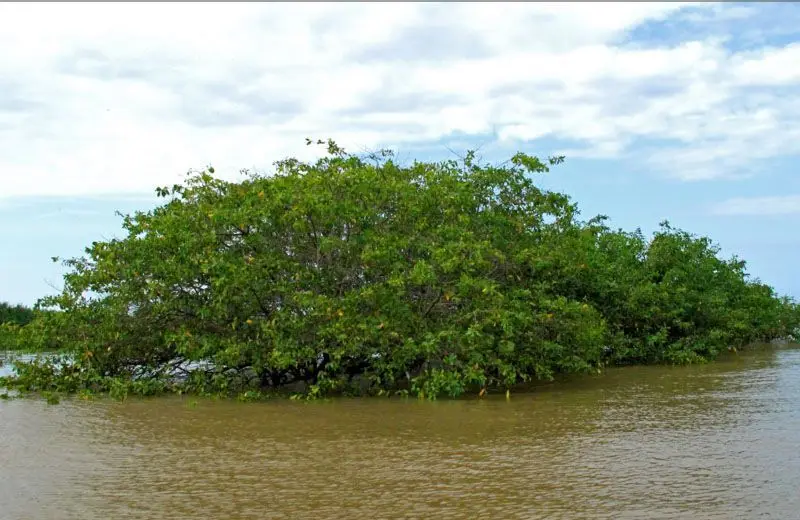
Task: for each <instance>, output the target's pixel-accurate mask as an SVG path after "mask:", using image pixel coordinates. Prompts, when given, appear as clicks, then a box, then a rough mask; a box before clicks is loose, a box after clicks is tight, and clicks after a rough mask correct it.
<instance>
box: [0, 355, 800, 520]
mask: <svg viewBox="0 0 800 520" xmlns="http://www.w3.org/2000/svg"><path fill="white" fill-rule="evenodd" d="M798 398H800V351H793V350H784V351H776V352H767V353H760V354H753V355H750V356H741V357H740V358H738V359H737V360H734V361H731V362H721V363H714V364H709V365H705V366H701V367H682V368H668V367H631V368H625V369H619V370H611V371H609V372H608V373H607V374H605V375H604V376H602V377H596V378H585V379H580V380H576V381H571V382H568V383H563V384H559V385H551V386H548V387H545V388H542V389H540V390H539V391H537V392H535V393H533V394H530V395H515V396H513V397H512V399H511V401H509V402H506V401H505V400H504V399H502V398H499V399H496V398H491V399H487V400H483V401H469V400H467V401H456V402H451V401H442V402H436V403H428V402H417V401H415V400H410V401H400V400H377V399H376V400H338V401H333V402H330V403H310V404H305V403H295V402H273V403H261V404H241V403H233V402H213V401H201V402H199V403H198V405H197V406H190V401H189V400H185V399H184V400H182V399H178V398H167V399H157V400H147V401H130V402H126V403H113V402H107V401H96V402H89V403H86V402H80V401H71V400H67V401H64V402H63V403H62V404H61V405H58V406H48V405H46V404H44V403H41V402H36V401H27V400H14V401H9V402H2V403H0V439H1V440H2V444H0V518H3V519H5V518H8V519H9V520H12V519H22V518H36V519H49V518H52V519H72V518H74V519H81V520H84V519H85V520H92V519H107V518H115V519H117V518H121V519H124V518H142V519H144V518H148V519H149V518H160V519H179V518H180V519H185V518H210V519H215V518H219V519H223V518H224V519H249V518H253V519H256V518H258V519H282V518H286V519H297V518H312V517H313V518H330V519H338V518H341V519H345V518H347V519H350V518H387V519H389V518H391V519H395V518H398V519H399V518H414V519H419V518H437V519H438V518H441V519H449V518H459V519H461V518H474V517H497V518H512V519H513V518H526V519H527V518H534V519H535V518H554V519H560V518H564V519H567V518H569V519H573V518H600V519H603V518H609V519H610V518H665V519H669V518H687V519H689V518H691V519H716V518H720V519H721V518H725V519H727V518H754V517H758V516H761V515H771V516H772V517H775V518H792V517H793V515H795V513H796V511H797V510H798V507H800V503H798V501H797V499H796V498H795V497H796V496H797V489H798V488H800V457H798V455H797V453H796V452H797V450H796V447H797V446H798V445H800V405H798V404H797V403H800V399H798Z"/></svg>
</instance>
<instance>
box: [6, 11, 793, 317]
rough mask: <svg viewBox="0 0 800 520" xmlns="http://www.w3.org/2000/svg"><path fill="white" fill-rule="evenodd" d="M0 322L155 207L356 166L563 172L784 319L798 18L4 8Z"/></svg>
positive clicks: (607, 209)
mask: <svg viewBox="0 0 800 520" xmlns="http://www.w3.org/2000/svg"><path fill="white" fill-rule="evenodd" d="M0 49H2V50H1V51H0V300H10V301H15V302H23V303H33V302H34V301H35V299H36V298H37V297H39V296H41V295H43V294H46V293H52V292H53V291H54V289H53V288H54V287H55V288H58V287H60V285H61V283H60V276H61V274H62V273H61V269H60V267H59V266H57V265H54V264H53V263H52V262H51V261H50V257H51V256H56V255H58V256H74V255H77V254H80V253H81V252H82V249H83V247H84V246H85V245H87V244H89V243H90V242H91V241H93V240H97V239H103V238H111V237H113V236H115V235H116V234H118V233H119V230H120V220H119V218H118V217H116V216H115V215H114V211H115V210H117V209H118V210H121V211H123V212H127V211H133V210H135V209H145V208H149V207H152V206H153V205H154V204H155V203H156V202H155V198H154V196H153V189H154V188H155V187H156V186H160V185H165V184H172V183H174V182H178V181H180V180H181V179H182V178H183V174H184V173H185V172H186V171H187V170H189V169H190V168H202V167H204V166H206V165H208V164H213V165H214V166H215V167H216V168H217V170H218V172H220V173H221V175H223V176H225V177H226V178H230V179H235V178H237V175H238V173H237V172H238V171H239V170H240V169H242V168H259V169H262V170H268V169H269V166H270V164H271V163H272V162H273V161H275V160H277V159H281V158H284V157H286V156H289V155H294V156H298V157H301V158H310V157H309V155H308V154H309V153H310V151H309V149H308V148H307V147H306V146H305V145H304V138H306V137H312V138H328V137H331V138H334V139H335V140H336V141H337V142H338V143H340V144H343V145H345V147H347V148H348V149H350V150H352V151H360V150H368V149H375V148H377V147H391V148H394V149H396V150H397V151H399V152H400V154H401V156H406V157H411V158H413V157H416V158H421V159H444V158H448V157H452V155H451V152H450V151H448V150H457V151H463V150H466V149H469V148H476V147H480V149H481V153H482V155H483V157H484V158H485V159H486V160H495V159H497V160H500V159H504V158H507V157H508V156H509V155H510V154H511V153H513V152H514V151H516V150H522V151H526V152H529V153H534V154H540V155H549V154H556V153H563V154H565V155H566V156H567V163H566V164H565V165H564V166H562V167H559V168H558V169H557V170H555V171H554V172H553V173H552V174H550V175H548V176H547V177H545V178H543V179H542V180H541V182H542V184H543V185H545V186H546V187H548V188H553V189H558V190H561V191H565V192H567V193H569V194H570V195H571V196H572V197H573V198H574V199H575V200H576V201H577V202H578V204H579V206H580V207H581V208H582V211H583V214H584V216H586V217H589V216H592V215H594V214H597V213H603V214H607V215H609V216H610V217H611V219H612V224H614V225H616V226H621V227H625V228H629V229H633V228H635V227H641V228H642V229H643V230H645V231H647V232H650V231H652V230H654V229H655V228H656V227H657V224H658V222H659V221H660V220H662V219H669V220H670V221H671V222H672V223H673V224H675V225H677V226H679V227H683V228H686V229H688V230H690V231H693V232H697V233H701V234H706V235H709V236H711V237H712V238H713V239H715V240H716V241H717V242H718V243H719V244H720V245H721V246H722V248H723V251H724V253H725V254H726V255H731V254H737V255H739V256H741V257H743V258H744V259H746V260H748V262H749V269H750V271H751V273H752V274H753V275H754V276H758V277H759V278H761V279H762V280H765V281H767V282H769V283H771V284H772V285H774V286H775V287H776V288H777V289H778V290H779V291H780V292H782V293H787V294H790V295H793V296H795V297H800V280H798V279H797V277H796V276H795V266H796V265H797V258H798V257H800V233H798V231H797V227H798V224H800V168H798V165H799V164H800V5H798V4H793V3H780V4H764V3H749V4H736V3H725V4H714V3H696V2H695V3H680V2H670V3H664V4H658V3H621V4H601V3H570V4H550V3H531V4H523V3H514V4H507V5H504V4H500V3H491V4H478V3H469V4H461V5H459V4H452V3H447V4H438V5H437V4H428V3H426V4H422V3H415V4H388V3H371V4H367V3H353V4H341V5H336V4H330V3H325V4H312V3H294V4H268V3H263V4H259V3H250V4H231V3H226V4H210V3H202V4H200V3H198V4H189V3H182V4H168V3H140V4H132V3H126V4H106V5H103V4H73V5H70V4H64V3H61V4H44V3H33V4H11V3H2V4H0Z"/></svg>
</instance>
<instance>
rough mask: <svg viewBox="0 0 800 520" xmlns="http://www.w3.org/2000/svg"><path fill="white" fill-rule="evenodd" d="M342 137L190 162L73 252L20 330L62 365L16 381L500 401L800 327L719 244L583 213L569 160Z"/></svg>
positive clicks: (71, 388)
mask: <svg viewBox="0 0 800 520" xmlns="http://www.w3.org/2000/svg"><path fill="white" fill-rule="evenodd" d="M309 143H310V142H309ZM310 144H312V143H310ZM320 144H325V143H320ZM327 146H328V154H327V155H326V156H325V157H324V158H322V159H320V160H318V161H316V162H313V163H306V162H301V161H299V160H296V159H287V160H284V161H281V162H279V163H277V164H276V170H275V172H274V173H273V174H271V175H258V174H253V173H248V175H247V176H246V178H245V180H243V181H242V182H226V181H223V180H220V179H218V178H216V177H215V176H214V170H213V168H208V169H207V170H206V171H203V172H201V173H193V174H191V175H190V176H189V177H188V178H187V181H186V182H185V183H184V184H183V185H176V186H173V187H171V188H169V187H165V188H159V189H158V190H157V193H158V195H159V196H161V197H163V198H164V199H165V202H164V203H163V205H161V206H159V207H157V208H156V209H154V210H152V211H147V212H137V213H135V214H132V215H122V217H123V226H124V229H125V231H126V232H127V236H125V237H124V238H122V239H114V240H110V241H104V242H95V243H93V244H92V245H91V246H90V247H88V248H87V249H86V254H85V256H83V257H80V258H74V259H70V260H67V261H65V262H64V263H65V265H66V266H67V267H68V268H69V272H68V273H67V274H66V275H65V276H64V289H63V292H61V293H60V294H57V295H54V296H49V297H46V298H43V299H42V300H40V302H39V303H38V304H37V309H36V311H35V312H34V314H33V315H32V316H28V315H27V314H25V313H22V311H21V310H18V311H14V312H18V314H19V313H22V314H19V316H23V317H24V319H17V318H14V319H13V320H10V321H16V322H17V323H15V324H14V325H11V326H6V328H5V329H4V330H5V331H6V335H8V334H12V333H13V335H14V338H13V341H14V342H16V343H15V344H16V345H20V346H25V348H27V349H29V350H36V351H41V352H57V353H60V354H63V355H61V356H56V357H52V356H50V357H43V358H41V359H36V360H33V361H26V362H17V363H16V372H15V375H13V376H10V377H7V378H5V379H4V380H3V381H0V386H3V385H5V386H7V387H9V388H13V389H16V390H20V391H23V392H25V391H34V392H36V391H38V392H64V393H80V392H83V393H88V392H99V393H103V392H109V393H111V394H112V395H117V396H124V395H128V394H129V393H133V394H140V395H153V394H159V393H165V392H189V393H195V394H215V395H221V394H222V395H238V396H240V397H242V398H258V397H263V396H266V395H271V394H273V393H276V392H284V391H286V389H288V388H291V389H292V391H293V392H295V394H294V395H303V396H307V397H312V398H313V397H320V396H326V395H333V394H348V395H354V394H360V395H365V394H366V395H395V394H406V395H407V394H412V395H417V396H420V397H428V398H435V397H437V396H451V397H456V396H459V395H462V394H464V393H471V392H474V393H476V394H479V395H484V394H485V393H486V392H491V391H497V390H499V391H502V392H505V391H507V390H508V389H509V388H512V387H513V386H514V385H518V384H521V383H525V382H529V381H533V380H547V379H551V378H553V377H554V376H556V375H558V374H570V373H582V372H596V371H598V370H600V369H602V367H604V366H608V365H618V364H646V363H694V362H703V361H706V360H711V359H713V358H715V357H716V356H717V355H718V354H719V353H721V352H723V351H727V350H729V349H735V348H740V347H742V346H746V345H749V344H753V343H756V342H766V341H770V340H773V339H776V338H787V337H791V335H792V334H794V333H795V331H796V330H797V328H798V325H800V312H799V311H798V307H797V305H796V304H795V303H794V302H793V301H792V300H790V299H789V298H785V297H784V298H781V297H778V296H777V295H776V294H775V292H774V291H773V289H772V288H771V287H769V286H767V285H765V284H762V283H760V282H759V281H758V280H753V279H751V278H750V277H749V276H748V275H747V273H746V270H745V263H744V262H743V261H741V260H739V259H736V258H733V259H729V260H725V259H721V258H720V257H719V249H718V248H717V247H716V246H715V245H714V244H713V243H712V242H711V241H710V240H709V239H707V238H704V237H697V236H694V235H691V234H689V233H687V232H685V231H682V230H679V229H674V228H673V227H671V226H670V225H669V224H668V223H666V222H664V223H662V224H661V226H660V229H659V230H658V231H657V232H655V233H654V234H653V235H652V236H650V237H645V236H644V235H643V233H642V232H640V231H638V230H637V231H633V232H627V231H623V230H615V229H611V228H609V227H608V226H607V219H606V218H605V217H603V216H598V217H595V218H591V219H589V220H585V221H584V220H580V219H579V212H578V209H577V206H576V205H575V204H574V203H572V202H571V200H570V199H569V197H567V196H566V195H564V194H561V193H556V192H550V191H545V190H542V189H540V188H539V187H537V185H536V182H535V179H534V177H535V175H536V174H538V173H542V172H546V171H548V170H549V168H550V167H552V166H555V165H557V164H559V163H560V162H562V160H563V158H562V157H553V158H550V159H548V160H540V159H538V158H536V157H533V156H529V155H525V154H522V153H520V154H517V155H515V156H514V157H513V158H511V159H510V160H509V161H508V162H507V163H504V164H502V165H488V164H480V163H479V162H478V161H476V159H475V154H474V153H468V154H467V155H466V156H465V158H464V159H463V160H460V161H444V162H436V163H433V162H415V163H413V164H410V165H401V164H398V162H396V161H395V159H394V157H393V155H392V154H391V153H390V152H381V153H378V154H370V155H367V156H355V155H351V154H348V153H346V152H345V151H343V150H342V149H341V148H339V147H338V146H337V145H336V144H335V143H333V142H328V143H327ZM4 312H5V311H4ZM12 314H13V313H12ZM3 316H5V314H3ZM15 316H16V315H15ZM23 322H24V323H23Z"/></svg>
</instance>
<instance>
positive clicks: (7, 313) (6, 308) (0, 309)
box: [0, 302, 33, 326]
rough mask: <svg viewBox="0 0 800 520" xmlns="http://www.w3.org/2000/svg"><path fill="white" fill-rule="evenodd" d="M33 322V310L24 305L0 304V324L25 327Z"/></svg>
mask: <svg viewBox="0 0 800 520" xmlns="http://www.w3.org/2000/svg"><path fill="white" fill-rule="evenodd" d="M32 320H33V309H31V308H30V307H25V306H24V305H11V304H10V303H7V302H0V324H3V323H14V324H17V325H20V326H21V325H27V324H28V323H30V322H31V321H32Z"/></svg>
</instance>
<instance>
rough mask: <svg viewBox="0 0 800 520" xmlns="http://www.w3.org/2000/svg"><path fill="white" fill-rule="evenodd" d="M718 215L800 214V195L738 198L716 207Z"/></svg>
mask: <svg viewBox="0 0 800 520" xmlns="http://www.w3.org/2000/svg"><path fill="white" fill-rule="evenodd" d="M712 212H713V213H714V214H716V215H749V216H753V215H789V214H796V213H800V195H783V196H774V197H737V198H733V199H728V200H726V201H724V202H722V203H720V204H718V205H716V206H715V207H714V208H713V209H712Z"/></svg>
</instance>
